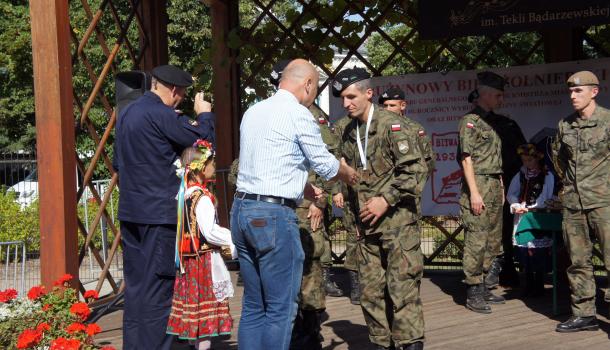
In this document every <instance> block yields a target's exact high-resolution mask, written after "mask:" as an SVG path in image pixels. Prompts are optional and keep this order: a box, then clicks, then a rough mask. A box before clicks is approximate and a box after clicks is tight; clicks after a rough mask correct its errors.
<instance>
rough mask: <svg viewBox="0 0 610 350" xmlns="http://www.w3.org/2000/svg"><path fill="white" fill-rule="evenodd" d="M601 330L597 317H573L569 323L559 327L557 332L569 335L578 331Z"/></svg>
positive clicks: (556, 329) (563, 323)
mask: <svg viewBox="0 0 610 350" xmlns="http://www.w3.org/2000/svg"><path fill="white" fill-rule="evenodd" d="M598 329H599V325H598V324H597V318H595V316H588V317H578V316H572V317H570V318H569V319H568V320H567V321H565V322H562V323H560V324H558V325H557V328H555V331H557V332H559V333H569V332H578V331H596V330H598Z"/></svg>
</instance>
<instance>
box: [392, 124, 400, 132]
mask: <svg viewBox="0 0 610 350" xmlns="http://www.w3.org/2000/svg"><path fill="white" fill-rule="evenodd" d="M392 131H400V124H392Z"/></svg>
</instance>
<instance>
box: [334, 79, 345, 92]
mask: <svg viewBox="0 0 610 350" xmlns="http://www.w3.org/2000/svg"><path fill="white" fill-rule="evenodd" d="M333 88H335V90H339V91H341V90H342V89H343V85H342V84H341V83H340V82H338V81H336V80H335V82H333Z"/></svg>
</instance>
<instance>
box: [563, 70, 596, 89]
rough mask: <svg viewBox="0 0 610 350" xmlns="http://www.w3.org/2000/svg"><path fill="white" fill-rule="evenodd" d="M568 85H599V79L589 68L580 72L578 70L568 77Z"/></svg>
mask: <svg viewBox="0 0 610 350" xmlns="http://www.w3.org/2000/svg"><path fill="white" fill-rule="evenodd" d="M567 83H568V86H569V87H572V86H585V85H599V80H598V79H597V77H596V76H595V74H593V72H589V71H588V70H583V71H580V72H576V73H574V74H572V75H571V76H570V77H569V78H568V81H567Z"/></svg>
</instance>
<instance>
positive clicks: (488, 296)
mask: <svg viewBox="0 0 610 350" xmlns="http://www.w3.org/2000/svg"><path fill="white" fill-rule="evenodd" d="M479 288H480V293H481V295H483V300H485V301H486V302H487V303H488V304H504V303H505V302H506V301H505V300H504V297H501V296H499V295H495V294H493V293H492V292H491V291H490V290H489V289H487V287H485V285H484V284H483V283H481V284H479Z"/></svg>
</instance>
